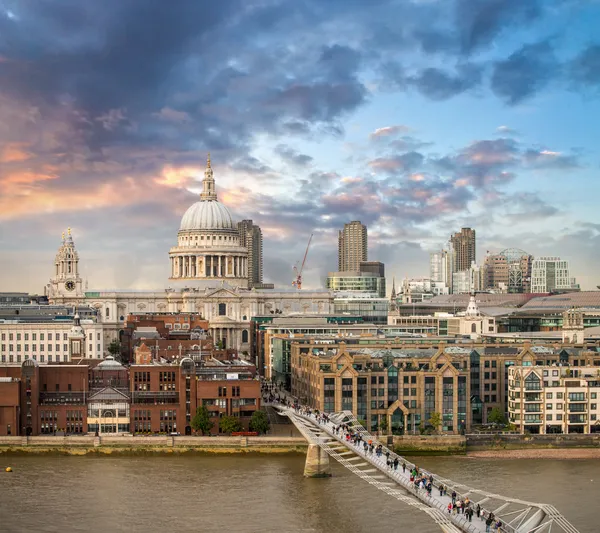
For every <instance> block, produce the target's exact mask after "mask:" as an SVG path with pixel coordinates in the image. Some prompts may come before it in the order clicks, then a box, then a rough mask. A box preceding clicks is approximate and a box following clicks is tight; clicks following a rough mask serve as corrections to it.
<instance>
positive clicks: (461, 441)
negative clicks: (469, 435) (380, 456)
mask: <svg viewBox="0 0 600 533" xmlns="http://www.w3.org/2000/svg"><path fill="white" fill-rule="evenodd" d="M392 443H393V447H394V451H395V452H396V453H397V454H399V455H406V456H410V455H464V454H465V453H467V442H466V439H465V437H464V436H462V435H401V436H394V437H393V439H392Z"/></svg>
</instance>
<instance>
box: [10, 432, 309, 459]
mask: <svg viewBox="0 0 600 533" xmlns="http://www.w3.org/2000/svg"><path fill="white" fill-rule="evenodd" d="M307 446H308V444H307V442H306V440H305V439H303V438H301V437H270V436H264V437H227V436H218V437H165V436H158V437H138V436H136V437H132V436H103V437H93V436H87V435H86V436H69V437H54V436H40V437H0V455H1V454H24V453H27V454H29V453H37V454H63V455H92V454H93V455H111V454H121V455H144V454H185V453H213V454H218V453H223V454H227V453H305V452H306V448H307Z"/></svg>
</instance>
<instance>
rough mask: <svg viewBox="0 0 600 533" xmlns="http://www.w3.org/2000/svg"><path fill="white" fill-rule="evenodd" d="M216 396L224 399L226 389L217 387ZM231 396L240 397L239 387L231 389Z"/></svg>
mask: <svg viewBox="0 0 600 533" xmlns="http://www.w3.org/2000/svg"><path fill="white" fill-rule="evenodd" d="M218 395H219V397H220V398H224V397H226V396H227V387H219V391H218ZM231 395H232V396H239V395H240V388H239V386H234V387H231Z"/></svg>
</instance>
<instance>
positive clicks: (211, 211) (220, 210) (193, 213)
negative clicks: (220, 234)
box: [179, 200, 234, 231]
mask: <svg viewBox="0 0 600 533" xmlns="http://www.w3.org/2000/svg"><path fill="white" fill-rule="evenodd" d="M223 229H234V226H233V219H232V218H231V213H230V212H229V209H227V207H225V206H224V205H223V204H222V203H221V202H217V201H216V200H201V201H200V202H196V203H195V204H194V205H192V206H191V207H190V208H189V209H188V210H187V211H186V212H185V214H184V215H183V218H182V219H181V226H180V227H179V231H190V230H223Z"/></svg>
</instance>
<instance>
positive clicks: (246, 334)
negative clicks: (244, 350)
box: [242, 329, 248, 342]
mask: <svg viewBox="0 0 600 533" xmlns="http://www.w3.org/2000/svg"><path fill="white" fill-rule="evenodd" d="M242 342H248V330H247V329H245V330H243V331H242Z"/></svg>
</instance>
